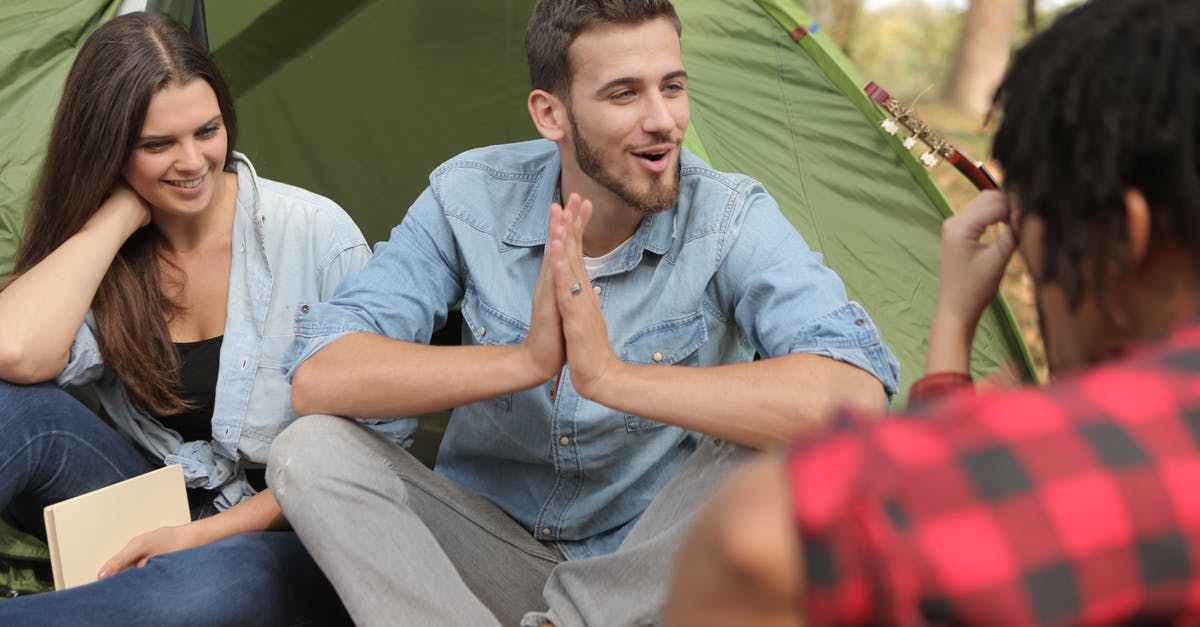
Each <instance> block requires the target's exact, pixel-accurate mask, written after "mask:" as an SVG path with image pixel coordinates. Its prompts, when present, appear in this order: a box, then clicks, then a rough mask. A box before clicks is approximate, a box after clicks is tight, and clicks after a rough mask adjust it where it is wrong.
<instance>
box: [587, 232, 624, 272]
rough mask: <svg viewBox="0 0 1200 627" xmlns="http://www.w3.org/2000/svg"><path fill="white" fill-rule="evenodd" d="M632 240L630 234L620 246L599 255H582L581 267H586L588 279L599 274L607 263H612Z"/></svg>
mask: <svg viewBox="0 0 1200 627" xmlns="http://www.w3.org/2000/svg"><path fill="white" fill-rule="evenodd" d="M632 241H633V236H632V235H630V236H629V239H627V240H625V241H623V242H621V245H620V246H617V247H616V248H614V249H612V250H610V251H608V252H607V253H604V254H603V255H600V256H599V257H588V256H587V255H584V256H583V267H584V268H586V269H587V273H588V280H589V281H590V280H592V279H595V278H596V275H597V274H600V271H601V270H603V269H605V268H607V267H608V264H610V263H612V262H613V260H614V259H616V258H617V257H620V256H621V255H622V254H623V253H624V252H625V250H626V249H628V248H629V243H630V242H632Z"/></svg>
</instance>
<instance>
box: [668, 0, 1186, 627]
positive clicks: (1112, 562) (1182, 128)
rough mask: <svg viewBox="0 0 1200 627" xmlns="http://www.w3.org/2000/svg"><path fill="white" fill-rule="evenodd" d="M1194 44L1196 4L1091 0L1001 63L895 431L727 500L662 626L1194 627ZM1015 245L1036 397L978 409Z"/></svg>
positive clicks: (845, 440)
mask: <svg viewBox="0 0 1200 627" xmlns="http://www.w3.org/2000/svg"><path fill="white" fill-rule="evenodd" d="M1198 32H1200V3H1195V2H1180V1H1179V0H1139V1H1137V2H1132V1H1130V0H1091V1H1090V2H1087V3H1085V4H1083V5H1082V6H1080V7H1078V8H1077V9H1075V10H1074V11H1072V12H1071V13H1069V14H1067V15H1065V16H1064V17H1062V18H1061V19H1060V20H1059V21H1058V22H1056V23H1055V24H1054V25H1053V26H1052V27H1051V28H1050V29H1048V30H1047V31H1046V32H1044V33H1043V34H1041V35H1039V36H1038V37H1036V38H1035V39H1034V40H1033V41H1031V42H1030V43H1029V44H1028V45H1027V46H1026V47H1024V48H1023V49H1022V50H1021V51H1020V52H1019V53H1018V54H1017V55H1016V58H1015V59H1014V61H1013V65H1012V67H1011V68H1010V70H1009V72H1008V74H1007V76H1006V77H1005V79H1004V81H1003V82H1002V84H1001V86H1000V88H999V90H998V92H997V97H996V101H995V102H996V107H997V109H998V111H999V112H1001V113H1002V114H1003V116H1002V122H1001V126H1000V128H999V130H998V132H997V135H996V137H995V145H994V154H995V156H996V158H997V159H998V161H999V162H1000V163H1001V165H1002V166H1003V167H1004V171H1005V173H1006V177H1005V184H1004V190H1005V191H1004V192H1003V193H998V192H992V193H987V194H984V195H983V196H982V197H980V198H979V199H978V200H977V201H975V202H973V203H972V204H971V205H970V206H968V207H967V208H965V209H964V210H963V211H962V212H961V213H960V214H959V215H957V216H955V217H954V218H951V219H950V220H947V222H946V223H945V226H944V228H943V251H942V276H941V286H940V294H939V302H938V305H937V310H936V314H935V317H934V321H933V325H932V328H931V336H930V343H929V350H930V354H929V359H928V364H927V370H926V372H927V373H929V374H927V376H926V377H925V378H924V379H923V380H922V381H921V382H919V385H917V386H915V387H916V388H917V389H916V392H917V394H916V396H918V397H920V399H919V401H918V403H917V404H916V405H917V406H918V408H917V409H916V410H915V411H916V413H915V414H914V417H912V418H905V417H897V418H894V419H889V420H886V421H874V422H872V421H863V420H857V419H855V418H854V417H844V418H843V419H841V420H839V421H837V422H836V423H835V424H833V425H830V426H829V427H828V428H825V429H823V430H822V432H820V433H815V434H810V435H808V436H806V437H804V438H803V439H801V440H799V441H798V442H795V443H794V444H793V445H792V446H790V447H789V448H788V449H787V450H786V451H785V452H784V453H783V454H781V455H775V456H767V457H765V458H763V459H761V460H758V461H756V462H754V463H752V464H751V465H750V466H748V467H747V468H746V469H745V470H744V471H743V472H742V473H741V474H740V475H738V476H736V477H735V478H734V479H733V480H732V481H731V482H730V484H729V485H728V486H727V487H726V488H725V489H724V490H723V491H722V493H721V494H719V495H718V496H717V497H716V499H715V500H714V502H713V503H712V505H711V506H710V507H709V508H708V509H707V510H706V512H705V513H704V514H702V516H701V517H700V519H699V521H698V523H697V526H696V527H695V529H694V531H693V534H692V536H691V538H690V539H689V541H688V544H687V545H686V547H685V549H684V550H683V552H682V554H681V558H680V561H679V563H678V565H677V567H676V570H677V575H676V580H675V582H674V587H673V593H672V596H671V600H670V604H669V608H668V617H667V618H668V619H667V624H668V625H688V626H690V627H702V626H704V625H747V624H755V625H799V624H810V625H833V624H838V625H851V624H891V625H937V624H956V625H967V624H984V623H986V624H995V625H1025V624H1055V625H1073V624H1087V625H1115V624H1129V623H1134V622H1147V623H1156V624H1157V623H1167V622H1170V623H1172V624H1194V623H1196V622H1197V621H1200V594H1197V592H1198V591H1200V499H1197V495H1198V494H1200V316H1198V314H1200V144H1198V143H1197V142H1198V140H1200V118H1198V116H1200V38H1197V37H1196V33H1198ZM1006 223H1007V225H1009V226H1011V227H1012V230H1008V229H1007V228H1006V227H1003V226H1002V227H1000V233H999V234H998V235H997V236H996V237H994V238H992V239H981V238H982V236H983V234H984V232H985V230H987V229H988V228H989V227H991V226H993V225H1001V224H1006ZM1016 235H1019V236H1016ZM1018 243H1019V249H1020V251H1021V254H1022V255H1023V256H1024V257H1025V260H1026V262H1027V263H1028V266H1029V268H1030V271H1031V273H1032V275H1033V277H1034V282H1035V285H1036V292H1037V294H1036V295H1037V302H1038V308H1039V312H1040V319H1041V324H1042V328H1043V332H1044V336H1045V340H1046V344H1047V353H1048V356H1049V360H1050V367H1051V370H1052V372H1053V373H1054V375H1055V377H1054V381H1053V383H1052V384H1051V385H1049V386H1046V387H1045V388H1041V389H1037V388H1022V389H1018V390H1013V391H1004V392H999V391H993V392H987V393H983V392H978V393H977V392H975V391H974V390H972V389H970V386H969V385H963V384H964V383H967V382H969V378H968V377H967V375H966V374H965V373H966V372H967V365H968V363H967V362H968V349H969V347H970V346H971V341H972V338H973V335H974V329H975V325H976V323H977V321H978V319H979V316H980V313H981V312H982V311H983V309H984V308H985V306H986V305H987V304H988V303H989V302H990V301H991V299H992V298H993V297H994V296H995V293H996V290H997V286H998V283H999V279H1000V276H1001V273H1002V272H1003V269H1004V266H1005V264H1006V262H1007V260H1008V259H1009V257H1010V256H1011V254H1012V253H1013V252H1014V250H1016V249H1017V248H1018ZM953 387H957V388H960V389H956V390H949V389H948V388H953Z"/></svg>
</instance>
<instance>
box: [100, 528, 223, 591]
mask: <svg viewBox="0 0 1200 627" xmlns="http://www.w3.org/2000/svg"><path fill="white" fill-rule="evenodd" d="M201 544H205V540H204V539H203V538H202V536H201V534H200V533H197V529H196V523H194V522H191V523H188V524H186V525H179V526H178V527H159V528H158V529H155V530H154V531H150V532H147V533H143V534H142V535H140V536H137V537H135V538H134V539H132V540H130V541H129V542H128V543H127V544H126V545H125V548H123V549H121V550H120V552H118V553H117V554H116V555H114V556H112V558H110V559H109V560H108V561H107V562H105V563H104V565H103V566H101V567H100V572H98V573H96V578H97V579H104V578H105V577H108V576H110V575H115V574H117V573H119V572H121V571H123V570H125V569H126V568H130V567H132V566H137V567H138V568H141V567H142V566H145V565H146V560H149V559H150V558H152V557H154V556H155V555H162V554H164V553H172V552H175V551H182V550H184V549H190V548H192V547H195V546H200V545H201Z"/></svg>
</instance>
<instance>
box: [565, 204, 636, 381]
mask: <svg viewBox="0 0 1200 627" xmlns="http://www.w3.org/2000/svg"><path fill="white" fill-rule="evenodd" d="M591 217H592V203H591V201H586V200H584V201H581V200H580V198H579V196H578V195H577V194H571V198H570V200H569V201H568V202H567V206H566V208H565V209H564V210H563V214H562V219H561V220H559V222H558V223H557V224H554V223H553V222H552V224H553V226H551V239H550V242H549V250H550V258H551V259H552V260H553V264H554V293H555V296H556V297H557V300H558V311H559V313H560V314H561V316H562V332H563V337H564V338H565V339H566V346H567V364H568V365H569V366H570V368H571V383H572V385H574V387H575V390H576V391H578V392H579V394H580V395H582V396H583V397H584V398H589V399H592V400H595V394H596V390H597V389H598V388H599V386H600V384H601V382H602V381H603V380H604V378H605V377H606V376H607V375H608V374H609V373H610V372H611V371H612V370H613V369H615V368H617V367H619V366H620V365H621V360H620V359H619V358H618V357H617V354H616V353H614V352H613V349H612V345H611V344H610V343H609V340H608V328H607V327H606V326H605V324H604V314H603V313H601V311H600V298H599V297H598V296H597V295H596V294H595V293H594V292H592V286H591V281H589V280H588V274H587V268H586V267H584V265H583V232H584V230H585V229H587V225H588V221H589V220H591Z"/></svg>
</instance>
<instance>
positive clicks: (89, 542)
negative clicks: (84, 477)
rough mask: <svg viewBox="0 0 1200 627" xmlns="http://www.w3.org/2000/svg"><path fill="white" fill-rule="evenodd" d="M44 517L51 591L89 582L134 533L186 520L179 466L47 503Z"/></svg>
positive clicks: (186, 508) (185, 521)
mask: <svg viewBox="0 0 1200 627" xmlns="http://www.w3.org/2000/svg"><path fill="white" fill-rule="evenodd" d="M44 517H45V521H46V540H47V542H46V544H48V545H49V546H50V565H51V567H52V568H53V569H54V588H55V589H56V590H64V589H66V588H73V587H75V586H80V585H83V584H85V583H91V582H93V581H95V580H96V573H97V572H98V571H99V570H100V567H101V566H103V565H104V562H106V561H108V559H109V558H111V557H112V556H114V555H116V554H117V552H118V551H120V550H121V549H123V548H125V544H126V543H128V542H129V541H130V540H132V539H133V538H135V537H137V536H138V535H141V534H143V533H146V532H147V531H153V530H155V529H158V528H159V527H167V526H175V525H183V524H186V523H188V522H191V514H190V511H189V509H188V502H187V490H186V489H185V487H184V482H183V469H182V468H181V467H179V466H178V465H174V464H173V465H170V466H164V467H162V468H159V469H157V470H153V471H150V472H148V473H146V474H144V475H139V476H137V477H133V478H132V479H126V480H125V481H122V482H120V483H114V484H113V485H110V486H106V487H103V488H100V489H99V490H93V491H92V492H88V493H87V494H81V495H79V496H77V497H75V498H71V499H67V500H65V501H62V502H61V503H55V504H54V505H49V506H47V507H46V509H45V510H44Z"/></svg>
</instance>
